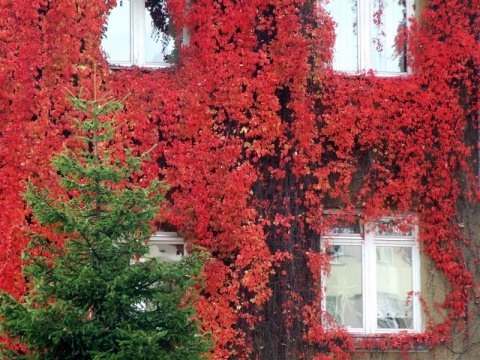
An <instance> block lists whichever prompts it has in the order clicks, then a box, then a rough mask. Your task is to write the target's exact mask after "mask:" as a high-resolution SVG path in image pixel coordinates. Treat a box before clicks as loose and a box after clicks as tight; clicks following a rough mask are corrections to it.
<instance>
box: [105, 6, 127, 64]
mask: <svg viewBox="0 0 480 360" xmlns="http://www.w3.org/2000/svg"><path fill="white" fill-rule="evenodd" d="M131 11H132V7H131V2H130V0H123V3H122V6H116V7H115V8H113V9H112V10H111V12H110V14H109V16H108V20H107V31H106V32H105V35H104V36H103V39H102V48H103V50H105V52H106V53H107V59H108V61H109V62H110V63H112V64H117V63H122V62H124V63H131V62H132V46H131Z"/></svg>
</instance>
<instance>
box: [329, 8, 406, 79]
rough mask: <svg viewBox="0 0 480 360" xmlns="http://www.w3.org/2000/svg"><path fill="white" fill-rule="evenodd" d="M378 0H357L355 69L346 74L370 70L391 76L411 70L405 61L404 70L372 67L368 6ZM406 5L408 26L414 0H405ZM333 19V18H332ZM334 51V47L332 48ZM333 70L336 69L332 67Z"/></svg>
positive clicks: (401, 74)
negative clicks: (379, 69)
mask: <svg viewBox="0 0 480 360" xmlns="http://www.w3.org/2000/svg"><path fill="white" fill-rule="evenodd" d="M377 1H379V0H357V22H358V24H357V35H356V36H357V41H358V44H357V46H358V47H357V62H358V64H357V68H358V70H357V71H347V72H346V73H347V74H352V75H357V74H359V73H362V72H365V71H369V70H372V71H373V72H374V73H375V74H376V75H377V76H381V77H393V76H403V75H408V74H409V73H410V72H411V69H410V67H409V66H408V63H407V70H406V71H398V72H396V71H395V72H392V71H377V70H374V69H373V60H372V57H371V53H372V47H373V46H375V44H373V43H372V39H371V32H372V29H374V24H373V19H372V13H371V11H370V7H371V6H372V4H373V3H375V2H377ZM405 1H406V3H405V6H406V22H407V26H408V21H409V19H410V18H411V17H412V16H414V15H415V0H405ZM329 3H330V4H332V6H334V5H335V0H329ZM333 20H334V21H335V19H333ZM333 50H334V51H335V49H333ZM334 70H336V69H335V68H334Z"/></svg>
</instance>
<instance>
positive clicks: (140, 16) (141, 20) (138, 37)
mask: <svg viewBox="0 0 480 360" xmlns="http://www.w3.org/2000/svg"><path fill="white" fill-rule="evenodd" d="M132 22H133V26H132V28H133V36H132V39H133V58H134V61H133V62H134V64H135V65H138V66H143V65H144V64H145V1H144V0H133V9H132Z"/></svg>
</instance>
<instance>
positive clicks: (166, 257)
mask: <svg viewBox="0 0 480 360" xmlns="http://www.w3.org/2000/svg"><path fill="white" fill-rule="evenodd" d="M184 255H185V247H184V245H177V244H155V245H151V246H150V256H151V257H156V258H157V259H158V260H160V261H166V262H168V261H180V259H181V258H182V256H184Z"/></svg>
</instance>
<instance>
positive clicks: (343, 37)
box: [326, 0, 358, 71]
mask: <svg viewBox="0 0 480 360" xmlns="http://www.w3.org/2000/svg"><path fill="white" fill-rule="evenodd" d="M326 9H327V11H329V12H330V16H331V17H332V18H333V20H334V21H335V22H336V23H337V25H336V28H335V34H336V39H335V47H334V54H333V68H334V69H335V70H339V71H357V70H358V28H357V26H358V19H357V0H330V2H329V3H328V4H326Z"/></svg>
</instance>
